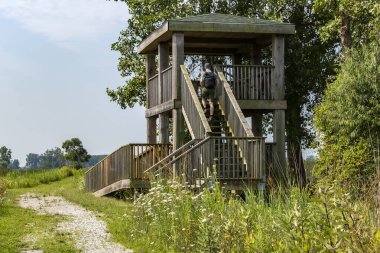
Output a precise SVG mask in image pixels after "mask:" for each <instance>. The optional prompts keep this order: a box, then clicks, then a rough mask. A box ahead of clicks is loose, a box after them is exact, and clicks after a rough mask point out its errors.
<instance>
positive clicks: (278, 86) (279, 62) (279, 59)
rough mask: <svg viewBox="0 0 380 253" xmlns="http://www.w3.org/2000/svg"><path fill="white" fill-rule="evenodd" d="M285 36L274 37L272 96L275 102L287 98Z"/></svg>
mask: <svg viewBox="0 0 380 253" xmlns="http://www.w3.org/2000/svg"><path fill="white" fill-rule="evenodd" d="M284 50H285V48H284V36H283V35H273V36H272V62H273V66H274V69H273V70H272V96H273V99H275V100H283V99H284V97H285V87H284V53H285V51H284Z"/></svg>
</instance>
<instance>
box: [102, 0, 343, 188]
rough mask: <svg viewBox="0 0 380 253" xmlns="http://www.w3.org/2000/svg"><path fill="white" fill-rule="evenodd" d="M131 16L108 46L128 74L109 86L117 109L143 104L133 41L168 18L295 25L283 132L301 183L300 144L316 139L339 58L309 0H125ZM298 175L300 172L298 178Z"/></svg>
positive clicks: (141, 66) (287, 70)
mask: <svg viewBox="0 0 380 253" xmlns="http://www.w3.org/2000/svg"><path fill="white" fill-rule="evenodd" d="M124 2H125V3H126V4H127V5H128V8H129V11H130V14H131V15H132V17H131V18H130V19H129V20H128V28H127V29H126V30H123V31H122V32H121V34H120V37H119V40H118V41H117V42H116V43H114V44H113V45H112V49H113V50H116V51H119V52H120V53H121V57H120V58H119V66H118V68H119V71H120V73H121V75H122V76H123V77H129V78H128V79H127V81H126V83H125V85H123V86H120V87H118V88H117V89H116V90H111V89H107V94H108V95H109V96H110V97H111V100H112V101H114V102H116V103H118V104H119V105H120V106H121V108H126V107H133V106H134V104H135V103H139V104H140V105H142V104H144V102H145V99H146V95H145V94H146V91H145V88H146V87H145V85H146V84H145V69H144V61H143V58H142V56H140V55H138V54H137V53H136V47H137V45H138V44H139V43H140V42H141V41H142V40H143V39H144V38H145V37H147V36H148V35H149V34H150V33H151V32H152V31H153V30H154V29H156V28H157V27H159V26H160V25H161V24H162V23H163V22H164V21H165V20H166V19H170V18H176V17H182V16H188V15H197V14H203V13H210V12H217V13H226V14H235V15H240V16H247V17H253V18H266V19H275V20H280V21H285V22H290V23H293V24H295V26H296V31H297V33H296V35H294V36H288V37H287V38H286V48H285V49H286V51H285V64H286V66H285V87H286V99H287V101H288V110H287V112H286V119H287V121H286V132H287V145H288V153H289V155H288V161H289V165H290V167H291V168H293V175H295V178H296V180H297V181H298V183H299V184H300V185H303V184H304V181H305V171H304V168H303V163H302V157H301V148H302V147H308V146H309V145H310V143H311V140H312V139H313V137H314V129H313V126H312V120H311V119H312V116H313V107H314V105H315V104H318V103H319V102H320V99H321V95H322V92H323V90H324V89H325V87H326V82H325V80H326V78H327V77H329V76H333V75H335V73H334V67H335V64H336V62H337V60H336V58H337V51H336V43H337V41H335V40H334V38H330V39H326V40H324V41H322V40H321V38H320V34H319V28H320V27H319V26H320V24H321V23H323V24H324V23H326V22H327V21H326V20H321V19H326V18H327V17H326V16H323V15H314V13H313V11H312V7H313V1H302V0H284V1H274V0H266V1H259V0H254V1H245V0H234V1H223V0H214V1H212V0H189V1H185V0H182V1H179V0H178V1H164V0H153V1H148V0H143V1H141V0H125V1H124ZM299 175H301V176H299Z"/></svg>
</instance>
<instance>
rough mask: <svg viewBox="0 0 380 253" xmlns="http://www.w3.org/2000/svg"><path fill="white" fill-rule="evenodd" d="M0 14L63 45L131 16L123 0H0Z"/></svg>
mask: <svg viewBox="0 0 380 253" xmlns="http://www.w3.org/2000/svg"><path fill="white" fill-rule="evenodd" d="M0 15H2V16H4V17H6V18H8V19H12V20H15V21H17V22H19V23H21V24H22V25H23V26H24V27H25V28H27V29H28V30H30V31H33V32H36V33H39V34H43V35H44V36H46V37H48V38H49V39H50V40H52V41H53V42H56V43H58V44H60V45H63V46H71V45H72V44H75V43H76V42H81V41H82V42H83V41H91V40H94V39H97V38H98V37H100V36H101V35H102V34H104V33H107V32H108V31H110V30H113V29H114V28H115V27H116V26H117V28H118V29H119V28H120V24H123V23H124V24H125V22H126V20H127V19H128V18H129V16H130V15H129V14H128V8H127V5H126V4H125V3H123V2H114V1H106V0H0Z"/></svg>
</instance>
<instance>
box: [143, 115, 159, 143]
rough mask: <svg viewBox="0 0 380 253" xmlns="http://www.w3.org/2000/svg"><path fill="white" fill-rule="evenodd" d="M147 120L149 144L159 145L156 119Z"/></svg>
mask: <svg viewBox="0 0 380 253" xmlns="http://www.w3.org/2000/svg"><path fill="white" fill-rule="evenodd" d="M146 120H147V131H146V132H147V141H148V143H149V144H156V143H157V135H156V130H157V124H156V117H149V118H146Z"/></svg>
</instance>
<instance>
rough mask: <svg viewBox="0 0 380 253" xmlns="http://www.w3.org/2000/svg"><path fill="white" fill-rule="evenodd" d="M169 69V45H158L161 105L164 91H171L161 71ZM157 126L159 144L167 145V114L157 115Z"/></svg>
mask: <svg viewBox="0 0 380 253" xmlns="http://www.w3.org/2000/svg"><path fill="white" fill-rule="evenodd" d="M168 67H169V43H167V42H166V43H160V44H159V45H158V73H160V75H159V79H158V85H159V96H160V97H159V100H158V101H160V103H163V102H164V101H163V93H164V90H165V89H172V87H168V85H169V84H167V83H163V79H162V71H163V70H165V69H167V68H168ZM159 125H160V134H159V135H160V136H159V137H160V142H161V143H169V116H168V115H167V114H160V115H159Z"/></svg>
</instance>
